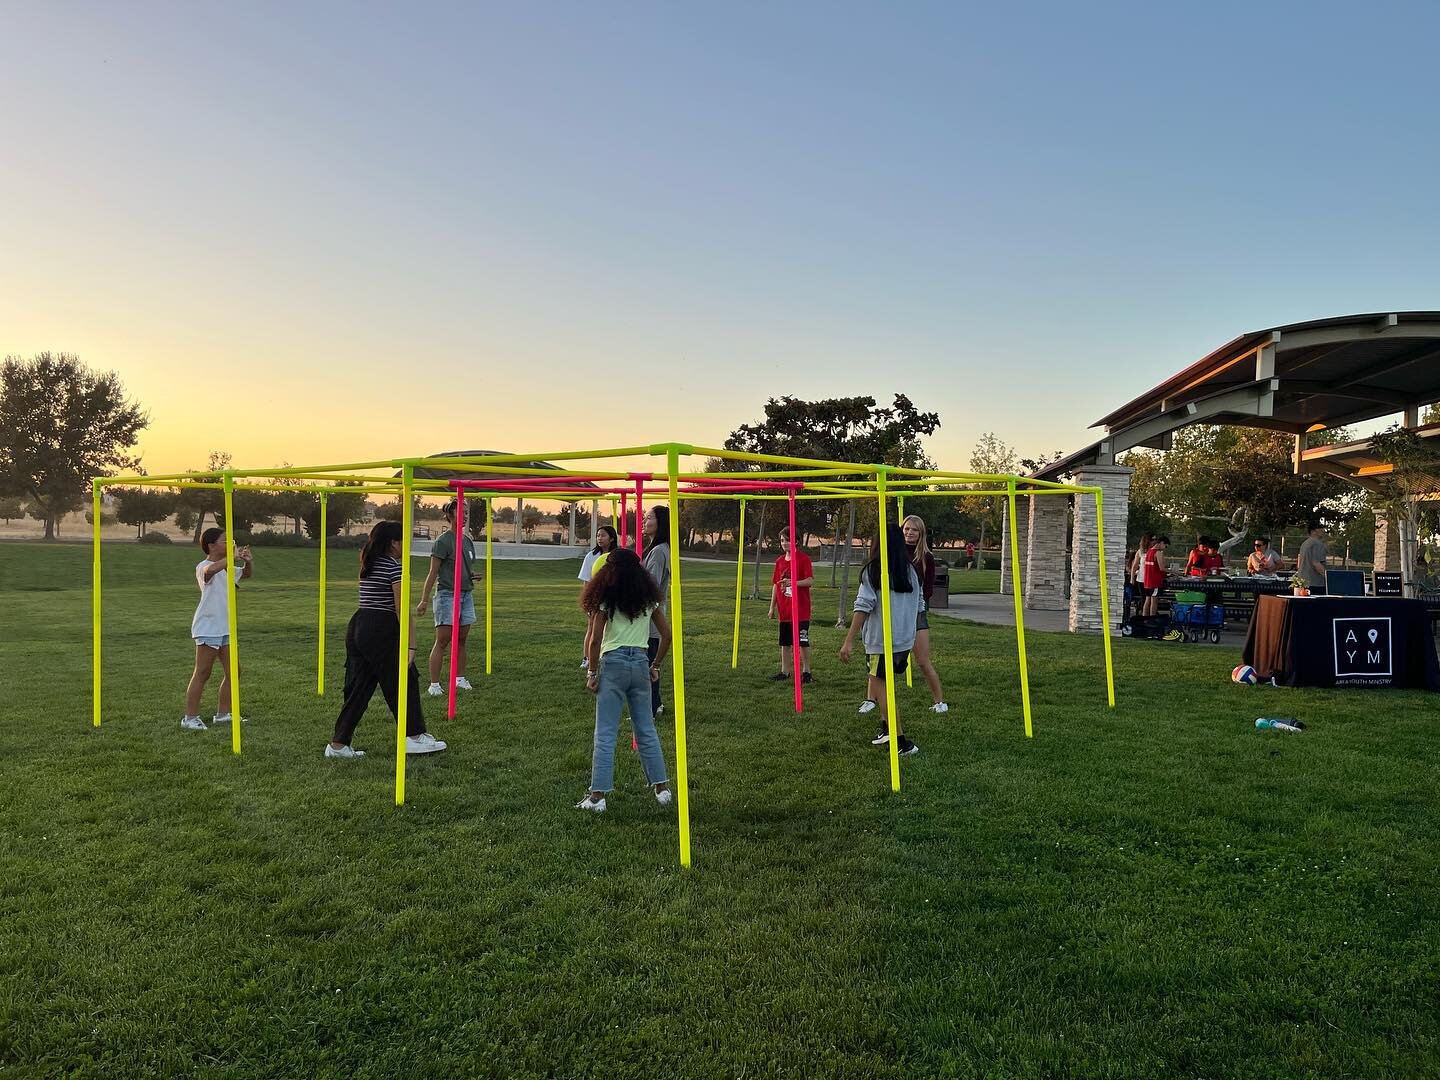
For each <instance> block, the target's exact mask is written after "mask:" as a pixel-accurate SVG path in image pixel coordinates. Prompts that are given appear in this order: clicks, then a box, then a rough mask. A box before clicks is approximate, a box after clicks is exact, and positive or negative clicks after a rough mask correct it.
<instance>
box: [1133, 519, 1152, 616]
mask: <svg viewBox="0 0 1440 1080" xmlns="http://www.w3.org/2000/svg"><path fill="white" fill-rule="evenodd" d="M1154 542H1155V538H1154V537H1153V536H1152V535H1151V534H1150V533H1148V532H1147V533H1141V535H1140V544H1139V546H1138V547H1136V549H1135V551H1134V553H1133V554H1132V555H1131V556H1130V566H1129V570H1128V573H1129V576H1130V602H1131V604H1132V606H1133V607H1134V608H1135V610H1136V611H1137V612H1138V611H1140V609H1141V608H1142V607H1143V606H1144V604H1145V553H1146V552H1148V551H1149V550H1150V545H1151V544H1152V543H1154Z"/></svg>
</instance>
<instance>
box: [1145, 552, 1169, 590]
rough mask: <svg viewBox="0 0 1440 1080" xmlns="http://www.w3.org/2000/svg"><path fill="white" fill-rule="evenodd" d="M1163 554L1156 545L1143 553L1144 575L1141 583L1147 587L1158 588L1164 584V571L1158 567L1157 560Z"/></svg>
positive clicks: (1162, 556)
mask: <svg viewBox="0 0 1440 1080" xmlns="http://www.w3.org/2000/svg"><path fill="white" fill-rule="evenodd" d="M1163 558H1164V555H1163V554H1162V553H1161V551H1160V549H1159V548H1158V547H1152V548H1151V549H1150V550H1149V551H1147V552H1146V553H1145V564H1144V565H1145V577H1144V579H1143V580H1142V581H1141V584H1142V585H1144V586H1145V588H1147V589H1158V588H1159V587H1160V586H1161V585H1164V584H1165V572H1164V571H1163V570H1162V569H1161V568H1160V563H1159V560H1160V559H1163Z"/></svg>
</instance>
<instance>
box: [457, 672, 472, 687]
mask: <svg viewBox="0 0 1440 1080" xmlns="http://www.w3.org/2000/svg"><path fill="white" fill-rule="evenodd" d="M455 689H457V690H474V689H475V687H473V686H471V685H470V680H469V679H467V678H466V677H465V676H464V675H460V676H457V677H456V679H455Z"/></svg>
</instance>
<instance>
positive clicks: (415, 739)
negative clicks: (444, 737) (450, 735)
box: [405, 731, 445, 754]
mask: <svg viewBox="0 0 1440 1080" xmlns="http://www.w3.org/2000/svg"><path fill="white" fill-rule="evenodd" d="M444 749H445V744H444V743H443V742H441V741H440V740H439V739H437V738H435V736H434V735H431V734H430V733H429V732H428V731H426V732H422V733H421V734H419V735H407V736H405V753H407V754H436V753H439V752H440V751H441V750H444Z"/></svg>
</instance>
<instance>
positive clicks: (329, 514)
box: [296, 480, 368, 540]
mask: <svg viewBox="0 0 1440 1080" xmlns="http://www.w3.org/2000/svg"><path fill="white" fill-rule="evenodd" d="M359 486H360V482H359V481H358V480H337V481H336V482H335V485H334V487H333V488H332V489H331V490H330V491H328V492H326V493H325V535H326V536H338V535H339V534H340V532H341V530H342V529H344V528H345V526H347V525H350V524H353V523H355V522H359V521H364V520H365V518H366V515H367V513H368V505H367V503H366V502H365V496H364V495H362V494H358V493H355V492H351V493H349V494H347V493H345V491H344V490H343V489H344V488H348V487H359ZM296 494H307V495H309V497H310V498H311V499H312V500H314V503H313V505H312V506H311V507H310V508H309V509H307V510H306V511H305V513H304V514H302V515H301V521H302V522H303V523H304V525H305V535H306V536H308V537H310V539H311V540H318V539H319V538H320V496H319V495H318V494H314V493H310V492H304V493H301V492H297V493H296Z"/></svg>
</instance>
